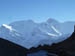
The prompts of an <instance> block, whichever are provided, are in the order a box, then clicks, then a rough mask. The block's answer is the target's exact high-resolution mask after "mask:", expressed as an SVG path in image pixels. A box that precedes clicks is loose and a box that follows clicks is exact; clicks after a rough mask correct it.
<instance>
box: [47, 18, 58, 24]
mask: <svg viewBox="0 0 75 56" xmlns="http://www.w3.org/2000/svg"><path fill="white" fill-rule="evenodd" d="M47 22H48V23H54V22H58V21H57V20H55V19H53V18H49V19H48V20H47Z"/></svg>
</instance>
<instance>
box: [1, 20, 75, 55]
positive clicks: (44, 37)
mask: <svg viewBox="0 0 75 56" xmlns="http://www.w3.org/2000/svg"><path fill="white" fill-rule="evenodd" d="M74 24H75V23H74V22H64V23H60V22H58V21H56V20H54V19H49V20H48V21H46V22H43V23H35V22H33V21H32V20H27V21H17V22H13V23H11V24H9V25H7V24H3V25H2V26H1V27H0V56H34V55H35V54H36V55H37V54H38V55H40V54H41V53H45V54H43V55H44V56H75V26H74ZM40 56H41V55H40Z"/></svg>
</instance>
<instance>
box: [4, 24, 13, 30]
mask: <svg viewBox="0 0 75 56" xmlns="http://www.w3.org/2000/svg"><path fill="white" fill-rule="evenodd" d="M3 26H4V27H6V28H7V29H9V30H12V27H11V26H8V25H6V24H3Z"/></svg>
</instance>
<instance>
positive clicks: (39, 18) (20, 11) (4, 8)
mask: <svg viewBox="0 0 75 56" xmlns="http://www.w3.org/2000/svg"><path fill="white" fill-rule="evenodd" d="M74 5H75V0H0V25H1V24H9V23H11V22H14V21H19V20H29V19H31V20H34V21H36V22H43V21H46V20H48V18H54V19H56V20H58V21H60V22H64V21H75V6H74Z"/></svg>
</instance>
